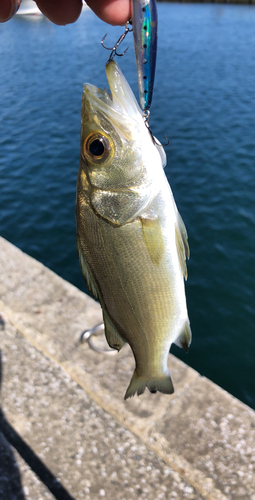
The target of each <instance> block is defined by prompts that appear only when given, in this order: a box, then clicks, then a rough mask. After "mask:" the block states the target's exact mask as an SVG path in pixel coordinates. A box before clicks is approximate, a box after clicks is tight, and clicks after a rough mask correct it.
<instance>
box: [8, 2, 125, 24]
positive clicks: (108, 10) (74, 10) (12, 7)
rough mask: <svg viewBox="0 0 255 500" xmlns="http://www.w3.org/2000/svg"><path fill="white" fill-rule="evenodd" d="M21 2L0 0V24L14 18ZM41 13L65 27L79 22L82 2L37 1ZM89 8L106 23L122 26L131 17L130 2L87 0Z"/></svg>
mask: <svg viewBox="0 0 255 500" xmlns="http://www.w3.org/2000/svg"><path fill="white" fill-rule="evenodd" d="M20 2H21V0H0V22H4V21H8V20H9V19H11V18H12V16H14V14H15V13H16V12H17V10H18V8H19V6H20ZM36 3H37V5H38V7H39V9H40V11H41V12H42V13H43V14H44V15H45V16H46V17H48V19H50V21H52V22H53V23H55V24H59V25H65V24H69V23H74V22H75V21H77V19H78V17H79V15H80V13H81V9H82V0H36ZM87 4H88V6H89V7H90V8H91V9H92V10H93V11H94V12H95V14H96V15H97V16H98V17H100V19H102V20H103V21H105V22H106V23H109V24H112V25H118V24H120V25H122V24H125V23H126V22H127V20H128V19H129V18H130V17H131V6H130V0H87Z"/></svg>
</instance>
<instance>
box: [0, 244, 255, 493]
mask: <svg viewBox="0 0 255 500" xmlns="http://www.w3.org/2000/svg"><path fill="white" fill-rule="evenodd" d="M0 269H1V283H0V299H1V300H0V311H1V318H2V320H1V324H2V330H1V332H0V334H1V346H2V349H3V354H4V357H5V359H6V362H5V364H4V371H3V383H2V393H3V398H2V407H3V422H8V424H9V425H10V426H11V427H12V428H13V429H14V430H15V431H16V432H17V433H18V434H19V435H20V436H21V438H22V439H23V440H24V443H25V444H26V445H28V446H29V447H30V448H31V450H32V451H33V452H34V454H35V456H36V457H38V458H39V459H40V460H41V461H42V464H43V466H45V467H46V469H47V470H48V471H49V472H51V473H52V474H53V475H54V477H55V478H56V481H57V482H59V485H60V486H59V488H60V487H62V488H64V490H65V491H66V493H65V494H66V495H69V497H68V496H67V497H66V498H69V499H70V498H77V499H78V498H86V499H94V498H95V499H98V498H100V496H105V498H109V499H110V498H111V499H112V498H119V499H123V500H124V499H125V498H127V500H130V499H132V498H146V499H148V500H150V499H152V500H156V499H161V498H162V499H176V498H177V499H182V498H188V499H202V498H204V499H205V498H206V499H208V500H209V499H210V500H214V499H215V500H216V499H226V498H228V499H232V498H233V499H245V500H246V499H248V498H249V499H251V500H255V474H254V468H255V413H254V411H253V410H251V409H250V408H248V407H247V406H245V405H244V404H243V403H241V402H240V401H238V400H236V399H235V398H233V397H232V396H230V395H229V394H228V393H226V392H225V391H223V390H222V389H220V388H219V387H218V386H216V385H215V384H213V383H212V382H210V381H209V380H207V379H206V378H204V377H201V376H200V375H199V374H198V373H197V372H196V371H195V370H193V369H191V368H189V367H188V366H187V365H185V364H184V363H182V362H181V361H180V360H178V359H177V358H175V357H174V356H172V355H170V356H169V367H170V370H171V375H172V378H173V381H174V385H175V394H174V395H173V396H170V397H169V396H165V395H162V394H155V395H151V394H149V393H145V394H144V395H143V396H141V397H139V398H138V397H136V398H132V399H131V400H128V401H126V402H124V401H123V395H124V393H125V390H126V387H127V385H128V383H129V380H130V377H131V375H132V372H133V368H134V362H133V357H132V354H131V352H130V350H129V348H125V349H123V351H122V352H120V353H119V354H118V355H117V356H113V357H105V356H104V355H101V354H98V353H96V352H94V351H92V350H91V349H90V348H89V346H88V345H81V344H80V343H79V338H80V333H81V332H82V331H83V330H84V329H86V328H90V327H92V326H94V325H95V324H97V323H100V322H101V320H102V316H101V310H100V307H99V305H98V304H97V303H96V302H95V301H94V300H92V299H91V298H90V297H88V296H87V295H85V294H84V293H82V292H81V291H79V290H77V289H76V288H75V287H74V286H72V285H71V284H69V283H67V282H66V281H64V280H63V279H61V278H60V277H58V276H57V275H56V274H54V273H53V272H52V271H50V270H49V269H47V268H46V267H45V266H43V265H42V264H40V263H39V262H37V261H35V260H34V259H32V258H31V257H29V256H28V255H26V254H24V253H23V252H21V251H20V250H18V249H17V248H16V247H14V246H13V245H11V244H10V243H8V242H7V241H6V240H4V239H2V238H0ZM63 415H64V416H65V417H63ZM92 415H94V416H92ZM93 422H94V424H93ZM95 422H96V423H95ZM93 425H94V427H93ZM6 428H7V427H5V431H4V430H3V433H4V437H3V439H4V440H5V444H6V439H7V441H8V433H7V431H6ZM113 428H114V430H113ZM93 429H94V430H93ZM71 436H73V437H72V439H70V437H71ZM106 438H107V439H106ZM93 443H94V444H93ZM95 443H96V444H95ZM128 443H129V444H128ZM131 443H135V444H131ZM10 444H11V445H12V446H15V442H14V444H13V443H10ZM132 448H133V449H134V448H135V450H133V452H132ZM3 449H4V448H3ZM46 449H47V451H45V450H46ZM81 449H83V450H86V453H85V452H84V451H83V452H81V451H80V452H79V450H81ZM93 449H94V451H95V449H97V450H101V451H100V452H99V451H97V452H95V453H94V452H93ZM12 453H13V449H12ZM14 453H17V452H14ZM20 454H21V457H22V456H23V455H22V451H20ZM84 455H85V456H84ZM113 456H115V457H116V460H115V459H113ZM73 457H75V458H73ZM77 457H78V458H77ZM137 457H140V458H139V460H138V458H137ZM22 460H23V462H22ZM141 460H142V462H140V461H141ZM24 461H25V462H26V459H25V458H24V456H23V458H20V463H21V462H22V463H23V465H22V467H23V469H24ZM77 461H78V464H77ZM122 463H123V467H124V469H125V471H126V472H125V474H126V476H125V475H123V470H122V469H123V467H122V466H121V464H122ZM140 464H143V465H141V466H140ZM28 465H29V464H28ZM29 466H30V468H31V464H30V465H29ZM22 467H21V468H20V472H21V476H22V478H23V480H24V481H25V483H26V481H27V479H26V478H27V475H28V472H26V473H25V472H23V469H22ZM84 468H85V469H86V474H85V475H86V477H87V479H86V480H85V479H84V480H83V478H84V477H85V476H84V470H85V469H84ZM97 470H100V471H102V470H103V471H104V472H103V473H102V477H101V475H100V474H101V472H100V473H98V472H97ZM81 471H83V473H81ZM35 472H36V471H35ZM31 474H32V472H31ZM36 474H37V475H38V473H37V472H36ZM32 476H33V474H32ZM32 476H31V477H32ZM33 477H34V480H33V481H32V479H31V484H33V486H31V487H32V488H38V491H39V486H40V488H45V484H46V483H47V481H46V483H45V481H44V480H43V478H42V477H41V482H39V481H38V479H37V478H36V476H35V475H34V476H33ZM43 477H44V476H43ZM125 477H126V478H128V479H126V480H125ZM100 478H101V479H100ZM102 478H104V479H102ZM84 481H85V482H84ZM86 481H87V482H86ZM125 481H127V483H128V486H127V489H126V490H125V488H124V487H123V484H124V483H125ZM25 483H23V484H25ZM42 483H43V484H42ZM53 483H54V482H53ZM53 483H52V484H53ZM38 485H39V486H38ZM25 486H26V484H25ZM46 486H47V495H48V496H46V493H45V494H43V493H40V495H39V493H38V494H37V495H33V494H32V495H31V496H30V495H29V494H28V496H26V493H24V491H23V493H22V494H23V497H20V498H39V497H42V498H61V499H63V498H64V496H63V494H62V496H59V497H58V496H56V491H58V490H56V491H55V490H54V488H53V490H51V489H50V486H49V484H48V483H47V484H46ZM23 490H24V488H23ZM64 490H63V491H64ZM131 490H132V491H131ZM0 491H1V479H0ZM50 491H51V493H50ZM52 491H53V492H52ZM52 494H53V497H52ZM7 498H8V497H6V499H7ZM10 498H11V497H10Z"/></svg>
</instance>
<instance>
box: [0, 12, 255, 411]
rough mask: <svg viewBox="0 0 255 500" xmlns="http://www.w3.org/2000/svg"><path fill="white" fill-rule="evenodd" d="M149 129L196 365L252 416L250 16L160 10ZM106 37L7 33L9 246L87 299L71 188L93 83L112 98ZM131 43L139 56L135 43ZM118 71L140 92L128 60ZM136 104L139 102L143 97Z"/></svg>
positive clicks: (44, 25) (5, 211)
mask: <svg viewBox="0 0 255 500" xmlns="http://www.w3.org/2000/svg"><path fill="white" fill-rule="evenodd" d="M158 11H159V26H160V33H159V57H158V63H157V75H156V82H155V85H156V87H155V93H154V100H153V105H152V118H151V126H152V129H153V132H154V134H155V135H156V136H157V137H158V138H159V139H160V140H162V141H164V133H166V134H167V136H168V137H169V145H168V146H167V147H166V151H167V157H168V166H167V175H168V178H169V181H170V184H171V186H172V189H173V191H174V195H175V198H176V202H177V205H178V207H179V210H180V212H181V214H182V216H183V219H184V220H185V223H186V226H187V229H188V233H189V242H190V247H191V259H190V263H189V279H188V282H187V287H186V290H187V300H188V307H189V315H190V320H191V326H192V331H193V343H192V346H191V349H190V352H189V354H188V355H185V354H183V353H182V351H181V350H179V349H178V348H177V347H173V352H174V353H175V354H176V355H177V356H179V357H181V358H182V359H184V360H185V362H187V363H188V364H190V365H191V366H193V367H194V368H196V369H197V370H199V371H200V372H201V373H202V374H203V375H206V376H207V377H209V378H210V379H212V380H213V381H214V382H216V383H218V384H219V385H220V386H222V387H224V388H225V389H227V390H228V391H230V392H231V393H232V394H234V395H235V396H237V397H238V398H240V399H241V400H243V401H244V402H246V403H247V404H248V405H250V406H252V407H253V408H255V370H254V355H255V305H254V292H255V257H254V248H255V215H254V213H255V207H254V205H255V84H254V82H255V7H253V6H229V5H224V6H220V5H201V4H200V5H185V4H159V6H158ZM106 32H108V33H109V34H108V37H107V39H106V42H107V43H109V44H111V43H114V42H115V41H116V39H117V37H118V36H119V35H120V33H121V29H120V28H111V27H108V26H106V25H105V24H104V23H102V22H101V21H99V20H98V19H97V18H96V17H95V16H94V15H93V14H92V13H91V12H90V11H85V12H84V13H83V15H82V16H81V18H80V20H79V21H78V22H77V23H76V24H75V25H73V26H67V27H57V26H54V25H53V24H51V23H49V22H48V21H47V20H45V19H43V20H40V21H37V22H29V21H27V20H25V19H20V18H15V19H13V20H12V21H11V22H9V23H7V24H5V25H1V26H0V214H1V217H0V234H1V235H2V236H3V237H5V238H7V239H8V240H10V241H11V242H13V243H14V244H15V245H17V246H18V247H20V248H22V250H24V251H25V252H27V253H28V254H30V255H32V256H33V257H35V258H36V259H38V260H40V261H42V262H43V263H44V264H46V265H47V266H49V267H50V268H51V269H53V270H54V271H56V272H57V273H58V274H60V275H61V276H63V277H64V278H65V279H67V280H69V281H71V282H72V283H74V284H75V285H76V286H78V287H80V288H82V289H83V290H84V289H85V286H84V282H83V278H82V276H81V271H80V268H79V265H78V259H77V255H76V249H75V218H74V204H75V184H76V176H77V170H78V160H79V133H80V101H81V92H82V84H83V83H84V82H85V81H88V82H91V83H94V84H95V85H97V86H105V85H106V78H105V74H104V63H105V62H106V58H107V56H108V54H107V53H106V51H104V50H103V49H102V48H101V46H100V40H101V38H102V36H103V35H104V34H105V33H106ZM129 43H130V45H131V47H132V36H131V35H130V40H129ZM131 47H130V49H129V51H128V52H127V54H126V55H125V57H124V58H122V59H119V61H118V62H119V64H120V66H121V68H122V69H123V71H124V72H125V75H126V76H127V78H128V80H129V82H130V83H131V85H132V87H133V88H134V89H135V91H136V89H137V83H136V73H135V64H134V54H133V49H132V48H131ZM136 93H137V92H136Z"/></svg>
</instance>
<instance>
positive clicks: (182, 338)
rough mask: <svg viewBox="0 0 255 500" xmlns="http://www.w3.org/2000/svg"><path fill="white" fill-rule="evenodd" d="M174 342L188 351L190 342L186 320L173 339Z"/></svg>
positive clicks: (189, 331)
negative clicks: (177, 335) (174, 339)
mask: <svg viewBox="0 0 255 500" xmlns="http://www.w3.org/2000/svg"><path fill="white" fill-rule="evenodd" d="M175 344H176V345H178V347H183V349H185V351H186V352H188V349H189V346H190V344H191V329H190V325H189V323H188V321H186V323H185V325H184V328H183V330H182V331H181V333H180V335H179V337H178V338H177V339H176V341H175Z"/></svg>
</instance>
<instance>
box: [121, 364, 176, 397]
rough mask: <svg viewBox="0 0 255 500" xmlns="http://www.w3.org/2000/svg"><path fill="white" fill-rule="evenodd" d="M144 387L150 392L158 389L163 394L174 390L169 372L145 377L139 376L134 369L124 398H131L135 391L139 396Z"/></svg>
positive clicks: (171, 392)
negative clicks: (159, 375) (150, 377)
mask: <svg viewBox="0 0 255 500" xmlns="http://www.w3.org/2000/svg"><path fill="white" fill-rule="evenodd" d="M146 387H148V389H149V391H150V392H152V393H155V392H157V391H159V392H163V393H164V394H173V392H174V386H173V382H172V379H171V377H170V373H169V372H168V373H166V374H165V375H163V376H161V377H156V378H153V379H146V378H144V377H139V376H138V375H137V373H136V370H135V371H134V374H133V377H132V378H131V381H130V384H129V386H128V388H127V392H126V394H125V397H124V399H125V400H126V399H128V398H131V397H132V396H134V395H135V394H136V393H137V396H140V395H141V394H143V393H144V391H145V389H146Z"/></svg>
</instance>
